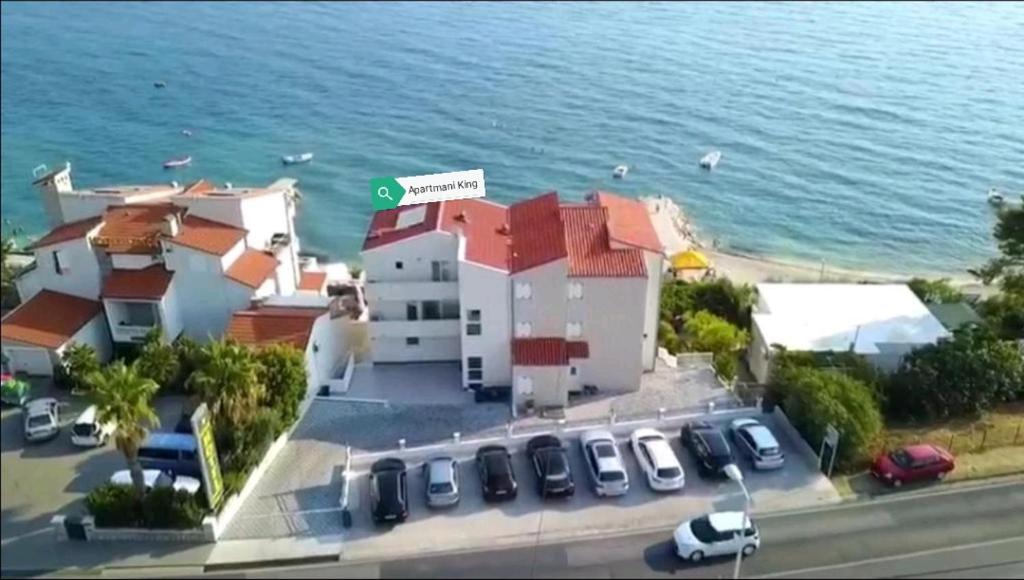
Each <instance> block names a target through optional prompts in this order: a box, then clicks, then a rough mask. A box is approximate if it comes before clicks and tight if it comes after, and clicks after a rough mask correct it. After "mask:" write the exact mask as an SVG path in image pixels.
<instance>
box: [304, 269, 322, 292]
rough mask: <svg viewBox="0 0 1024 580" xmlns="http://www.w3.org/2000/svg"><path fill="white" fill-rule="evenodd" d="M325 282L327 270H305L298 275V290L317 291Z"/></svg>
mask: <svg viewBox="0 0 1024 580" xmlns="http://www.w3.org/2000/svg"><path fill="white" fill-rule="evenodd" d="M326 282H327V272H313V271H310V270H306V271H305V272H303V273H302V275H301V276H299V290H310V291H313V292H319V291H321V290H323V288H324V284H325V283H326Z"/></svg>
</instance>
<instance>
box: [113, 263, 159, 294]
mask: <svg viewBox="0 0 1024 580" xmlns="http://www.w3.org/2000/svg"><path fill="white" fill-rule="evenodd" d="M173 278H174V273H173V272H168V271H167V270H165V269H164V267H163V266H162V265H160V264H156V265H154V266H150V267H148V268H143V269H141V270H112V271H111V272H110V274H108V275H107V277H106V279H104V280H103V289H102V290H101V291H100V296H101V297H102V298H118V299H124V300H159V299H160V298H162V297H163V296H164V295H165V294H167V288H168V287H169V286H170V285H171V280H172V279H173Z"/></svg>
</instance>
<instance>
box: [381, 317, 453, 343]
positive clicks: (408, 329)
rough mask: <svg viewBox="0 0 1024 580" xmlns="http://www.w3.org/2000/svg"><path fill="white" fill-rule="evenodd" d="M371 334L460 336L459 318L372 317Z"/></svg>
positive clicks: (427, 336)
mask: <svg viewBox="0 0 1024 580" xmlns="http://www.w3.org/2000/svg"><path fill="white" fill-rule="evenodd" d="M370 335H371V336H372V337H374V338H381V337H396V338H401V337H410V336H417V337H422V338H431V337H441V336H459V320H458V319H452V320H373V319H372V318H371V321H370Z"/></svg>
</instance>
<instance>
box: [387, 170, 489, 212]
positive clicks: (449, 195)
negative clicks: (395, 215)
mask: <svg viewBox="0 0 1024 580" xmlns="http://www.w3.org/2000/svg"><path fill="white" fill-rule="evenodd" d="M485 190H486V188H485V186H484V170H483V169H472V170H469V171H453V172H451V173H435V174H433V175H414V176H411V177H375V178H373V179H371V180H370V200H371V201H372V202H373V209H375V210H378V211H379V210H385V209H392V208H396V207H399V206H406V205H416V204H423V203H430V202H433V201H445V200H453V199H470V198H475V197H484V195H485V194H486V191H485Z"/></svg>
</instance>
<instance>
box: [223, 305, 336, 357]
mask: <svg viewBox="0 0 1024 580" xmlns="http://www.w3.org/2000/svg"><path fill="white" fill-rule="evenodd" d="M326 313H327V309H325V308H299V307H284V306H276V307H258V308H255V309H250V310H242V311H239V312H236V313H235V314H234V315H233V316H232V317H231V322H230V323H228V329H227V332H226V336H227V337H228V338H230V339H232V340H237V341H238V342H241V343H243V344H250V345H253V346H269V345H272V344H277V343H282V342H283V343H287V344H291V345H294V346H295V347H297V348H299V349H301V350H303V351H305V350H306V347H307V346H308V345H309V337H310V334H312V332H313V325H314V324H315V323H316V319H317V318H319V317H320V316H322V315H323V314H326Z"/></svg>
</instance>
